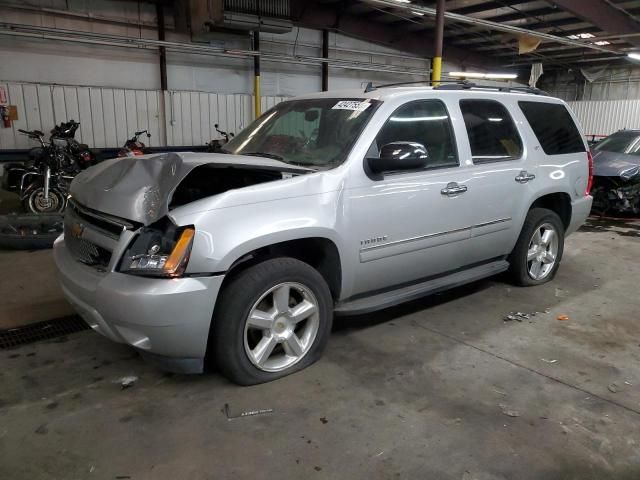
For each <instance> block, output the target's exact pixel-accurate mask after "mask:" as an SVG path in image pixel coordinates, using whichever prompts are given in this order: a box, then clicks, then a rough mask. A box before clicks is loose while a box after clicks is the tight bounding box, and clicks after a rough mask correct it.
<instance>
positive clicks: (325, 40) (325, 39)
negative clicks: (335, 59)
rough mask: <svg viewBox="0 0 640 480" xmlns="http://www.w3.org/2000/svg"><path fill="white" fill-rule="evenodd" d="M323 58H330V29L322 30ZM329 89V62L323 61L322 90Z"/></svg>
mask: <svg viewBox="0 0 640 480" xmlns="http://www.w3.org/2000/svg"><path fill="white" fill-rule="evenodd" d="M322 58H329V30H322ZM327 90H329V62H322V91H323V92H326V91H327Z"/></svg>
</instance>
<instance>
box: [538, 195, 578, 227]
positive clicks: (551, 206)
mask: <svg viewBox="0 0 640 480" xmlns="http://www.w3.org/2000/svg"><path fill="white" fill-rule="evenodd" d="M532 208H546V209H547V210H551V211H552V212H555V213H556V214H557V215H558V216H559V217H560V220H562V225H563V226H564V229H565V230H567V229H568V228H569V225H570V224H571V215H572V207H571V196H570V195H569V194H568V193H566V192H550V193H545V194H543V195H541V196H539V197H537V198H536V199H535V200H534V201H533V202H531V205H530V206H529V209H528V210H527V211H529V210H531V209H532Z"/></svg>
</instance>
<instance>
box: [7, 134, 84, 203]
mask: <svg viewBox="0 0 640 480" xmlns="http://www.w3.org/2000/svg"><path fill="white" fill-rule="evenodd" d="M18 131H19V132H20V133H22V134H24V135H27V136H28V137H29V138H31V139H33V140H38V142H40V146H39V147H36V148H33V149H31V150H30V151H29V154H28V156H29V159H28V160H27V161H26V162H25V163H13V164H8V165H6V166H5V171H4V175H3V178H2V188H3V189H5V190H7V191H10V192H15V193H17V194H18V195H19V196H20V201H21V202H22V205H23V207H24V209H25V210H26V211H28V212H31V213H36V214H40V213H55V212H62V211H63V210H64V208H65V206H66V203H67V193H68V191H69V185H70V183H71V180H73V177H74V176H75V174H76V173H77V167H75V168H74V167H72V165H73V164H74V160H73V159H72V158H69V153H68V152H67V151H66V149H65V148H64V147H63V146H61V145H60V144H57V143H56V142H55V141H54V138H53V137H52V138H50V141H49V143H46V142H45V141H44V133H43V132H41V131H40V130H31V131H27V130H18Z"/></svg>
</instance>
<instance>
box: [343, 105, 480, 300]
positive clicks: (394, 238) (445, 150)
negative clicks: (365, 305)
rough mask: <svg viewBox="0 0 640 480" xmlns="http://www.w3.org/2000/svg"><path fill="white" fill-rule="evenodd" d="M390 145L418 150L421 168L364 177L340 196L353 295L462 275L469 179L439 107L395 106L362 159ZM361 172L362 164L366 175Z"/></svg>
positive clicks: (443, 109) (446, 117)
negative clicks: (354, 242)
mask: <svg viewBox="0 0 640 480" xmlns="http://www.w3.org/2000/svg"><path fill="white" fill-rule="evenodd" d="M392 142H415V143H419V144H422V145H423V146H424V147H426V150H427V152H428V162H427V166H426V168H423V169H420V170H413V171H397V172H385V173H384V174H382V175H379V176H374V175H370V176H369V177H368V179H366V180H365V182H364V184H363V185H361V186H358V187H356V188H350V189H348V190H347V191H346V192H345V194H346V199H345V200H346V202H345V208H346V209H347V218H348V222H349V224H348V227H347V228H348V229H349V230H350V232H351V233H352V235H353V236H355V238H357V239H358V241H359V245H358V251H357V256H358V263H357V265H356V271H355V272H354V273H355V275H354V279H353V285H352V288H351V289H350V290H351V294H352V295H357V294H361V293H364V292H371V291H375V290H380V289H386V288H391V287H393V286H397V285H401V284H405V283H410V282H414V281H417V280H420V279H426V278H428V277H432V276H435V275H439V274H443V273H444V272H448V271H451V270H455V269H457V268H459V267H461V266H462V262H461V256H460V249H461V248H464V247H463V246H461V244H462V243H464V241H465V240H467V239H468V238H469V237H470V234H471V230H470V228H469V215H468V211H469V209H470V208H471V207H472V205H471V204H470V201H469V200H468V197H467V196H466V192H465V190H466V188H467V181H468V179H469V175H468V173H467V172H465V169H464V168H461V167H460V162H459V155H458V148H457V145H456V141H455V136H454V133H453V128H452V125H451V119H450V116H449V112H448V110H447V108H446V105H445V103H443V102H442V101H440V100H414V101H411V102H408V103H405V104H404V105H402V106H400V107H399V108H398V109H396V110H395V111H394V112H393V113H392V114H391V115H390V116H389V117H388V119H387V120H386V122H385V123H384V125H383V126H382V128H381V129H380V130H379V132H378V134H377V136H376V138H375V140H374V141H373V143H372V144H371V147H370V148H369V152H368V153H367V157H371V156H377V155H378V151H379V149H380V148H381V147H382V146H383V145H386V144H389V143H392ZM366 164H367V162H366V159H365V160H364V165H363V168H365V169H366ZM352 238H353V237H352ZM354 253H355V252H354Z"/></svg>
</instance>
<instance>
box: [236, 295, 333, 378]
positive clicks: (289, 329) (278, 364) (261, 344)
mask: <svg viewBox="0 0 640 480" xmlns="http://www.w3.org/2000/svg"><path fill="white" fill-rule="evenodd" d="M319 326H320V314H319V307H318V300H317V299H316V297H315V295H314V294H313V292H312V291H311V290H310V289H309V288H307V287H306V286H304V285H302V284H300V283H294V282H285V283H280V284H278V285H276V286H274V287H272V288H270V289H269V290H267V291H266V292H265V293H264V294H263V295H262V296H261V297H260V299H259V300H258V301H257V302H256V303H255V304H254V305H253V307H252V308H251V310H250V311H249V316H248V317H247V319H246V321H245V327H244V350H245V352H246V354H247V357H249V360H250V361H251V363H253V364H254V365H255V366H256V367H257V368H259V369H260V370H263V371H265V372H280V371H282V370H285V369H287V368H289V367H291V366H292V365H294V364H295V363H297V362H299V361H300V360H301V359H302V358H303V357H304V356H305V355H306V354H307V353H308V352H309V350H310V349H311V346H312V345H313V342H314V340H315V338H316V335H317V334H318V328H319Z"/></svg>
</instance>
